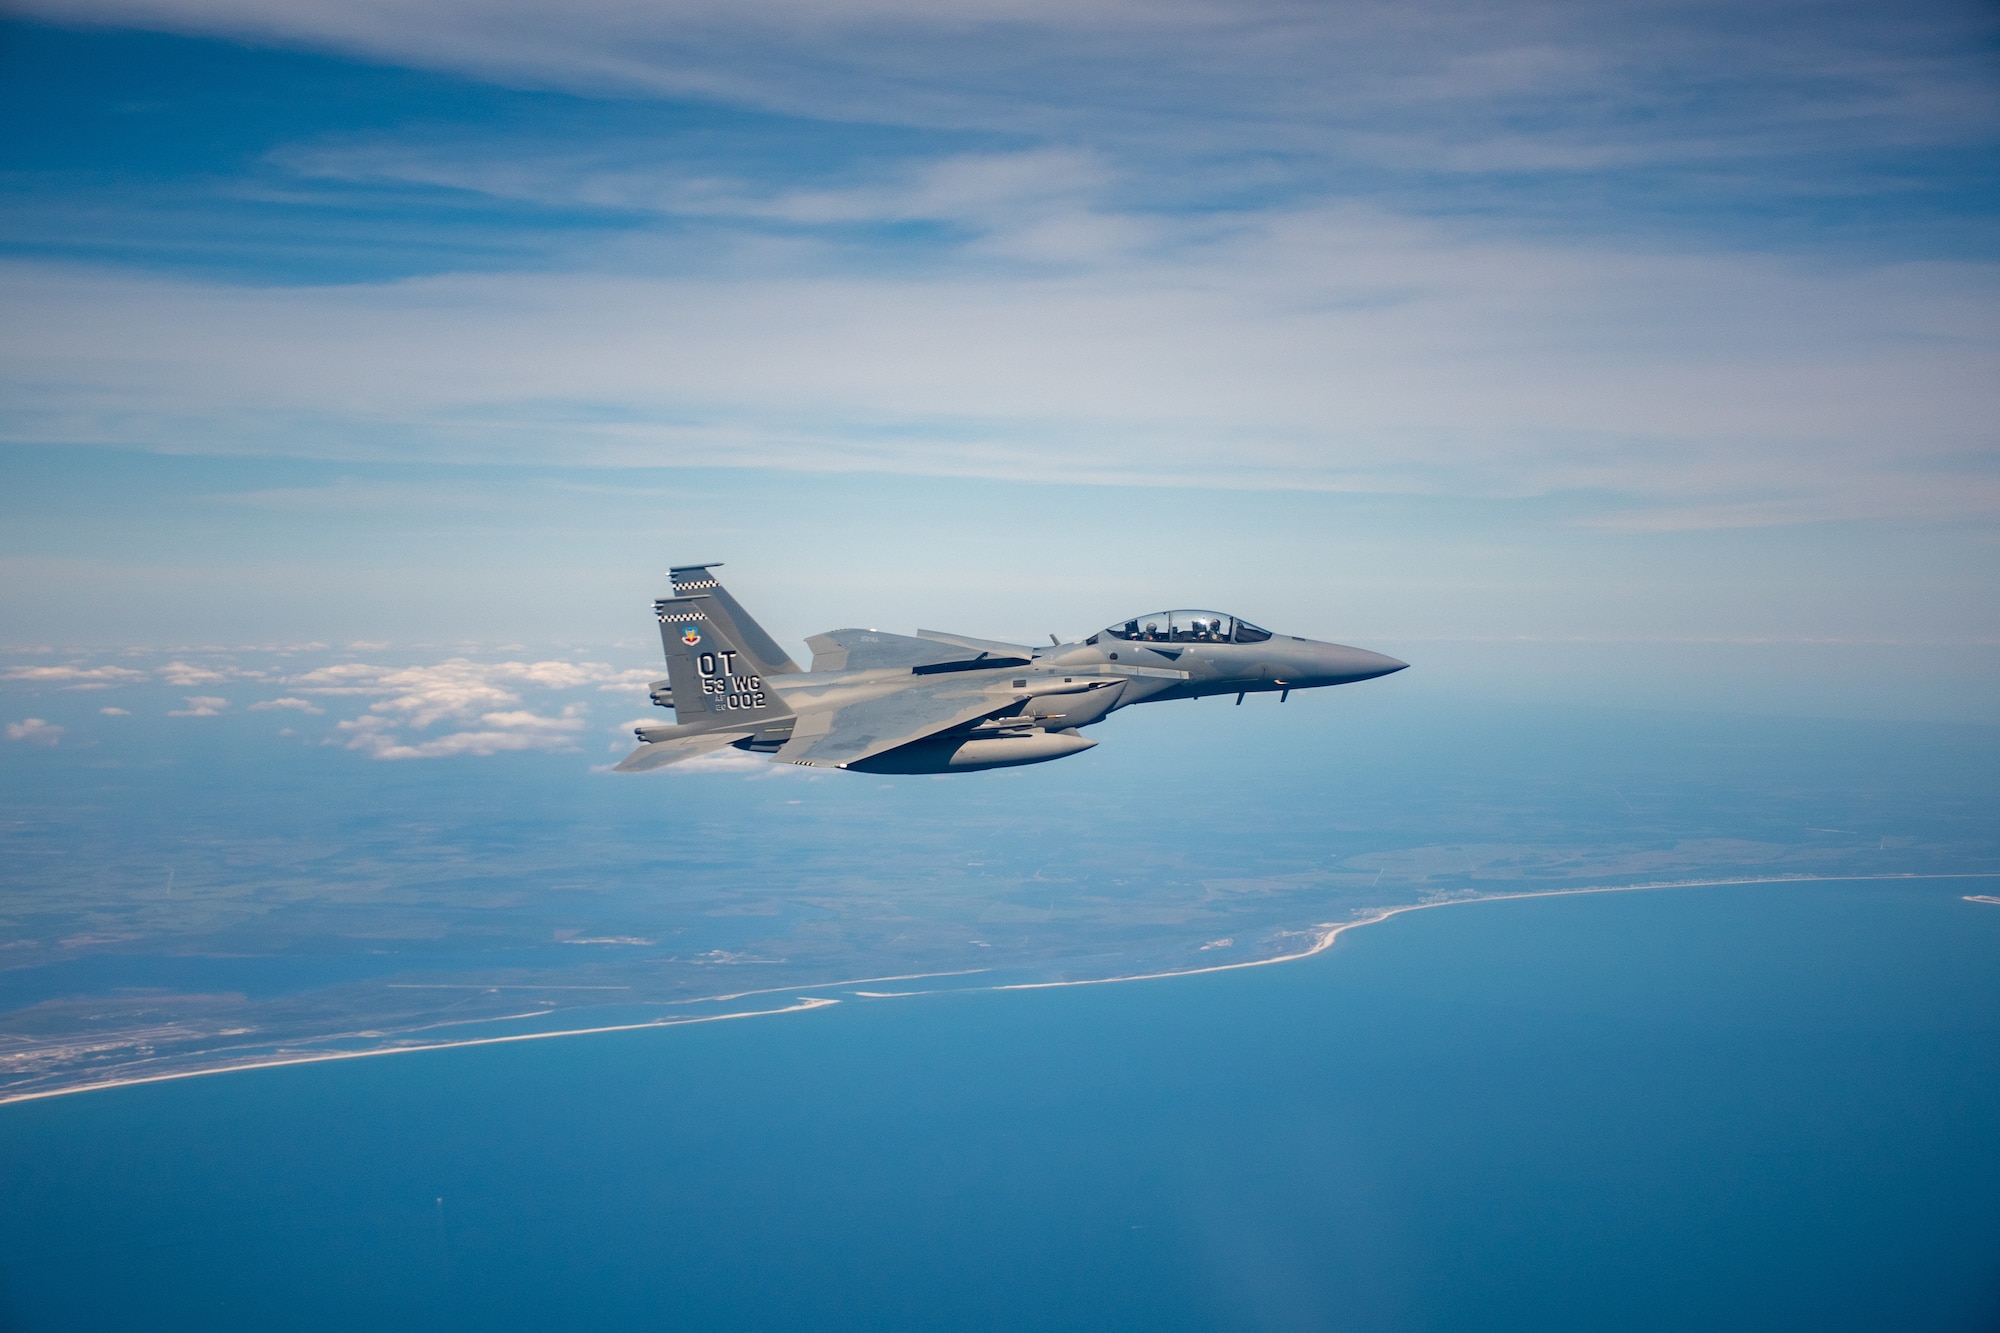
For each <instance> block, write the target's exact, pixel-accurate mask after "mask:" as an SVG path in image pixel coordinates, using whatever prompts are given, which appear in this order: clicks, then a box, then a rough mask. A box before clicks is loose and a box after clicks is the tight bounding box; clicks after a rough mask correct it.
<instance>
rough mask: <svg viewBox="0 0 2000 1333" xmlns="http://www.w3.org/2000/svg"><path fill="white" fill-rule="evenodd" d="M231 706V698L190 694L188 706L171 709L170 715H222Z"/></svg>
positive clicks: (168, 713) (168, 714)
mask: <svg viewBox="0 0 2000 1333" xmlns="http://www.w3.org/2000/svg"><path fill="white" fill-rule="evenodd" d="M228 707H229V700H227V699H218V698H216V697H215V696H214V695H212V694H194V695H189V696H188V700H187V707H186V708H174V709H169V710H168V712H167V716H168V717H220V716H222V712H223V710H224V709H226V708H228Z"/></svg>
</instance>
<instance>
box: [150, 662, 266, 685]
mask: <svg viewBox="0 0 2000 1333" xmlns="http://www.w3.org/2000/svg"><path fill="white" fill-rule="evenodd" d="M159 671H160V679H161V680H163V681H165V682H166V683H167V684H169V685H172V686H174V687H175V688H176V689H183V690H185V689H190V688H192V687H194V686H196V685H220V684H222V683H223V682H224V681H226V680H234V679H238V678H240V677H242V676H243V675H245V674H247V673H245V672H242V671H239V670H236V669H234V668H229V667H224V668H221V669H217V668H215V667H205V666H195V665H194V664H192V663H189V662H169V663H167V664H166V665H165V666H163V667H161V668H160V669H159Z"/></svg>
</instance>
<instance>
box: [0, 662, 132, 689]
mask: <svg viewBox="0 0 2000 1333" xmlns="http://www.w3.org/2000/svg"><path fill="white" fill-rule="evenodd" d="M144 679H146V673H145V672H143V671H134V670H132V669H131V668H130V667H118V666H95V667H87V666H76V665H70V666H24V667H9V668H8V669H7V670H5V671H0V680H8V681H20V682H22V683H23V684H28V685H55V686H59V687H61V688H63V689H67V690H108V689H110V688H111V687H112V686H113V685H130V684H133V683H135V682H137V681H142V680H144Z"/></svg>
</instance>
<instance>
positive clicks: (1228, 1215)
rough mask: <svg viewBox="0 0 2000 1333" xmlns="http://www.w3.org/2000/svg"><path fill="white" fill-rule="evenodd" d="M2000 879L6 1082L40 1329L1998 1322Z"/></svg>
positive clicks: (1581, 908)
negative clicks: (556, 1034)
mask: <svg viewBox="0 0 2000 1333" xmlns="http://www.w3.org/2000/svg"><path fill="white" fill-rule="evenodd" d="M1995 884H1996V881H1991V880H1987V881H1977V880H1943V881H1935V880H1934V881H1900V882H1898V881H1889V882H1845V883H1837V884H1797V883H1794V884H1776V885H1757V886H1738V887H1727V888H1697V889H1675V890H1666V891H1652V892H1643V893H1622V894H1604V895H1590V896H1570V897H1557V898H1542V899H1533V900H1521V901H1503V902H1489V903H1480V904H1473V905H1463V906H1453V907H1449V908H1445V909H1442V910H1433V911H1422V912H1416V913H1410V914H1406V915H1404V916H1401V917H1398V918H1395V919H1393V920H1391V921H1388V922H1385V923H1383V924H1380V925H1377V926H1372V927H1368V928H1366V929H1363V930H1358V931H1354V932H1350V933H1349V934H1347V935H1345V936H1344V937H1342V939H1341V940H1340V941H1339V942H1338V943H1337V944H1336V946H1335V947H1334V948H1333V949H1331V950H1329V951H1328V952H1326V953H1325V954H1322V955H1320V956H1318V957H1316V958H1312V959H1309V960H1305V961H1302V962H1298V963H1292V964H1286V965H1281V966H1275V967H1263V968H1254V969H1247V970H1242V971H1235V972H1226V973H1217V974H1211V975H1206V976H1195V977H1185V978H1177V979H1172V980H1165V981H1157V982H1143V983H1130V984H1118V985H1106V986H1088V987H1070V988H1060V989H1049V990H1034V991H1013V992H997V993H996V992H987V993H954V994H943V995H935V996H924V997H916V998H909V999H898V1000H885V1001H875V1002H863V1001H850V1002H847V1003H844V1004H841V1005H839V1006H837V1007H833V1008H829V1009H825V1010H820V1011H816V1012H812V1013H801V1014H793V1015H787V1016H782V1017H773V1018H762V1019H755V1020H748V1021H743V1022H729V1023H716V1024H709V1025H703V1026H695V1027H682V1028H673V1029H659V1030H654V1031H645V1032H635V1033H622V1034H610V1035H602V1036H588V1037H580V1038H573V1039H564V1040H558V1041H547V1042H531V1043H524V1044H518V1045H512V1046H498V1047H483V1048H474V1049H462V1050H452V1051H443V1052H435V1053H426V1054H420V1055H408V1056H396V1057H390V1058H381V1059H368V1060H358V1061H349V1062H343V1063H336V1064H326V1065H313V1066H296V1067H290V1068H282V1069H274V1070H265V1071H258V1072H246V1073H238V1074H232V1075H226V1076H221V1077H210V1078H199V1079H194V1080H189V1081H185V1082H179V1083H169V1084H160V1085H153V1086H143V1087H132V1088H126V1089H120V1090H115V1091H110V1092H99V1093H90V1094H85V1095H81V1096H74V1097H63V1098H57V1099H53V1100H49V1101H44V1102H37V1103H25V1104H19V1105H15V1106H10V1107H6V1108H0V1193H4V1197H5V1199H6V1207H5V1209H4V1210H3V1211H0V1302H4V1303H0V1318H3V1319H4V1325H5V1327H7V1328H9V1329H18V1330H44V1329H47V1330H57V1329H60V1330H87V1329H137V1328H145V1329H152V1330H180V1329H201V1330H222V1329H253V1328H254V1329H270V1328H281V1327H282V1328H289V1329H351V1328H361V1327H367V1328H382V1329H403V1328H408V1329H524V1330H525V1329H572V1328H573V1329H585V1328H589V1329H623V1328H633V1329H638V1328H688V1329H789V1328H804V1329H896V1328H909V1329H930V1328H940V1329H1032V1328H1049V1329H1057V1328H1061V1329H1086V1328H1091V1329H1103V1328H1131V1329H1181V1328H1185V1329H1321V1328H1338V1329H1516V1328H1518V1329H1606V1328H1621V1329H1690V1328H1703V1329H1737V1328H1740V1329H1777V1328H1799V1329H1816V1330H1817V1329H1884V1328H1912V1329H1966V1330H1974V1329H1990V1328H1993V1327H1996V1326H2000V1207H1995V1203H1994V1201H1995V1200H1996V1199H2000V906H1996V905H1993V904H1985V903H1975V902H1968V901H1966V899H1965V896H1964V895H1966V894H1968V893H1977V892H1989V893H1990V892H1993V891H1994V889H1995Z"/></svg>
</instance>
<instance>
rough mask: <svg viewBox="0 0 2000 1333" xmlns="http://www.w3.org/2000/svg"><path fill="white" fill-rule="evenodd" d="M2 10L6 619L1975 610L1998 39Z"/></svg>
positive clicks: (1970, 648) (1889, 30)
mask: <svg viewBox="0 0 2000 1333" xmlns="http://www.w3.org/2000/svg"><path fill="white" fill-rule="evenodd" d="M15 12H16V14H17V15H20V16H21V17H17V19H16V20H15V21H13V22H12V23H10V24H9V25H7V26H6V27H5V29H4V30H0V101H4V108H5V109H4V117H5V120H6V122H7V123H8V124H10V125H12V126H15V127H16V128H17V132H15V133H12V134H9V135H7V136H5V139H4V142H0V189H4V190H5V191H6V205H5V207H4V209H0V247H4V254H0V287H4V292H5V295H4V297H0V311H4V314H0V339H4V343H5V347H6V355H5V356H4V358H0V441H4V443H0V467H4V468H5V469H6V471H5V476H6V477H7V479H8V481H9V484H8V485H7V486H6V487H5V488H4V490H5V492H6V498H5V499H4V501H0V505H4V512H5V513H6V515H7V517H6V522H5V538H4V541H5V545H4V548H0V561H4V565H0V568H4V569H5V570H6V571H7V577H6V578H5V580H4V582H5V585H6V589H5V591H4V592H0V619H4V622H5V631H4V637H5V638H6V639H7V640H8V641H10V642H12V643H15V644H46V643H56V644H83V643H95V644H115V643H121V642H147V643H170V642H197V641H222V642H270V641H273V640H274V639H278V638H286V637H291V636H294V635H298V634H309V635H310V636H311V637H315V638H321V639H328V640H334V639H339V638H342V637H345V636H354V637H361V638H371V639H373V638H390V639H396V640H400V641H433V640H438V639H443V638H454V637H480V638H485V639H488V640H489V641H492V642H496V643H498V642H510V641H531V640H532V641H542V640H548V639H557V638H570V639H576V640H591V639H596V640H603V639H610V638H619V637H627V636H638V635H641V634H643V632H644V630H645V629H646V624H645V615H644V599H645V597H646V596H647V595H648V594H649V593H650V592H651V591H652V590H653V588H654V585H655V584H656V583H657V577H656V576H657V572H658V571H659V570H660V569H663V568H664V567H665V564H666V563H667V562H668V561H672V560H680V559H690V558H692V559H710V558H720V559H726V560H728V561H729V562H730V563H731V566H732V569H733V570H736V571H739V573H738V575H737V577H738V580H739V582H741V581H743V580H748V583H747V584H746V586H748V587H754V588H756V590H757V591H758V593H759V595H760V600H759V602H758V603H757V605H759V606H760V608H763V607H768V608H770V611H769V616H768V618H769V619H770V620H771V621H772V622H773V628H774V629H777V630H779V632H780V633H781V634H783V635H784V636H786V637H788V638H793V639H796V638H797V637H798V636H800V635H803V634H806V633H811V632H814V631H817V630H819V629H822V628H826V627H828V626H830V625H832V624H836V623H847V622H850V621H861V622H864V623H880V624H882V625H883V627H884V628H905V629H907V628H913V627H914V626H915V624H916V623H923V624H926V625H936V624H939V623H940V622H944V623H947V624H950V625H952V626H954V627H959V628H965V629H968V630H971V631H974V632H989V631H990V632H994V633H1002V632H1005V633H1034V632H1038V631H1039V629H1040V628H1041V625H1040V622H1041V621H1042V620H1048V621H1051V622H1053V623H1051V624H1050V625H1049V626H1048V628H1052V629H1057V630H1060V631H1063V632H1070V631H1075V630H1083V629H1088V628H1090V627H1091V626H1093V625H1095V624H1098V623H1101V622H1104V621H1108V620H1109V619H1111V618H1113V617H1115V616H1119V615H1123V614H1127V613H1129V612H1131V611H1132V610H1135V609H1137V608H1139V607H1141V606H1150V605H1154V604H1163V603H1168V602H1195V603H1213V604H1218V605H1221V606H1223V607H1226V608H1231V609H1238V610H1241V611H1243V612H1244V613H1245V614H1253V615H1262V616H1264V617H1265V618H1266V619H1270V620H1282V621H1285V622H1287V623H1288V624H1291V625H1295V626H1297V627H1298V628H1300V629H1302V630H1303V631H1305V632H1308V633H1314V634H1318V635H1323V636H1325V637H1336V638H1346V639H1351V640H1356V641H1370V640H1371V639H1380V640H1384V641H1388V640H1394V641H1395V642H1398V643H1413V642H1425V641H1437V642H1445V641H1454V640H1464V641H1496V640H1527V641H1546V642H1562V643H1568V642H1578V641H1596V642H1612V643H1627V644H1631V643H1645V642H1651V641H1662V642H1678V643H1685V642H1721V643H1740V642H1743V641H1774V642H1777V643H1793V644H1810V643H1816V642H1826V641H1834V642H1838V643H1845V644H1850V645H1856V644H1858V645H1864V646H1866V648H1867V651H1869V652H1876V653H1878V655H1879V652H1880V650H1882V649H1884V648H1894V647H1897V646H1907V647H1914V648H1918V649H1922V650H1924V651H1922V652H1919V653H1917V654H1915V656H1917V657H1920V658H1923V659H1924V660H1926V661H1929V660H1933V659H1935V658H1937V657H1939V656H1950V657H1951V658H1952V660H1953V662H1954V663H1956V665H1955V666H1954V667H1953V668H1952V670H1954V671H1956V672H1959V673H1960V674H1961V675H1963V673H1964V672H1966V671H1973V672H1974V674H1975V675H1976V674H1977V671H1978V670H1984V669H1986V668H1978V667H1969V666H1967V665H1966V663H1967V662H1968V661H1973V660H1974V659H1979V660H1985V659H1990V658H1991V657H1992V656H1993V654H1992V653H1991V652H1990V651H1986V653H1985V659H1980V653H1981V652H1982V651H1985V650H1990V648H1991V646H1992V645H1993V644H1994V643H1995V642H1996V641H2000V613H1996V606H2000V599H1996V598H1994V597H1993V596H1992V591H1993V588H1994V584H1995V574H1996V572H2000V571H1996V563H2000V562H1996V542H1995V530H1994V526H1993V517H1994V512H1995V508H1996V504H1997V503H2000V484H1996V477H1995V449H1994V445H1995V427H1994V424H1993V423H1994V422H1995V421H1996V420H2000V373H1996V370H2000V366H1996V357H1995V352H1996V347H2000V264H1996V260H2000V253H1996V252H1997V251H2000V246H1996V240H2000V232H1996V228H1995V226H1994V219H1995V214H1996V205H2000V197H1996V189H1995V184H1996V179H2000V169H1996V168H2000V160H1997V159H1996V147H2000V114H1996V112H2000V56H1996V49H2000V43H1996V36H2000V23H1996V20H1995V17H1994V14H1993V12H1992V10H1991V9H1990V7H1982V6H1975V5H1969V4H1967V5H1953V4H1932V5H1917V6H1899V7H1896V8H1895V9H1894V10H1893V11H1889V10H1884V9H1882V8H1881V7H1878V6H1867V5H1860V4H1784V3H1772V4H1761V5H1757V6H1754V7H1750V8H1748V9H1746V8H1744V7H1742V6H1724V5H1719V4H1715V5H1710V4H1650V5H1621V6H1603V5H1560V4H1547V5H1536V4H1513V5H1503V6H1475V5H1441V4H1430V5H1387V4H1383V5H1371V4H1356V5H1341V6H1333V5H1296V4H1282V3H1274V4H1247V3H1239V4H1230V5H1208V4H1200V3H1188V4H1179V5H1149V6H1138V5H1128V4H1123V3H1097V4H1091V3H1085V4H1068V5H1062V6H1045V5H1040V4H1035V3H980V4H967V5H959V6H953V7H950V9H949V10H948V11H940V10H938V8H937V7H934V6H916V5H906V4H902V3H899V0H872V2H870V3H854V4H843V3H834V4H820V5H813V6H800V5H791V4H774V5H769V6H763V7H760V8H758V9H757V10H756V11H755V12H754V14H748V13H746V12H745V11H742V10H741V8H740V7H733V6H720V5H704V4H662V5H655V6H648V7H645V8H643V9H638V8H628V7H625V6H622V5H616V4H597V5H589V4H586V5H582V6H570V7H564V8H563V9H562V10H561V12H560V13H559V14H558V12H557V11H554V10H548V9H546V8H545V7H539V6H529V5H510V4H483V5H479V6H470V5H463V4H455V3H412V4H403V5H397V6H357V5H353V4H341V5H332V4H311V3H286V4H283V5H279V4H274V3H269V2H268V0H215V2H211V3H196V2H195V0H176V2H172V3H153V2H151V0H140V2H139V3H119V2H114V3H95V2H93V3H85V4H60V5H44V6H36V5H29V6H27V7H25V8H19V9H17V10H16V11H15ZM302 621H305V622H309V623H306V624H301V623H300V622H302ZM1029 622H1034V623H1029ZM1968 655H1969V656H1968ZM1591 669H1593V670H1596V669H1601V668H1591ZM1893 675H1894V673H1893V672H1890V673H1889V674H1888V676H1883V675H1882V674H1881V673H1877V674H1876V675H1875V676H1871V677H1870V679H1871V680H1874V681H1876V682H1877V683H1878V684H1879V683H1880V681H1881V680H1883V679H1892V678H1893ZM1870 688H1874V687H1873V686H1871V687H1870ZM1974 693H1976V691H1974Z"/></svg>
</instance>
